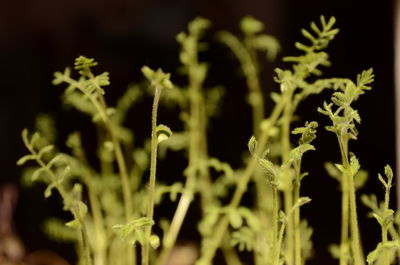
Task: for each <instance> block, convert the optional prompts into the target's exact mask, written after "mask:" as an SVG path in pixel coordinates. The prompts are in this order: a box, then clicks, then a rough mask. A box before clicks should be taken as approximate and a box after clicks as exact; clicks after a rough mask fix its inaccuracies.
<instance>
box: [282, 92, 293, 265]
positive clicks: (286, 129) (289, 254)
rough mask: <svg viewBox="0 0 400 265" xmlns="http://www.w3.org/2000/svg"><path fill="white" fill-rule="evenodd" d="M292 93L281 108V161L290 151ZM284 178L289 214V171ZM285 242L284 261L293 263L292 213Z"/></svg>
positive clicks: (285, 200) (290, 184) (291, 190)
mask: <svg viewBox="0 0 400 265" xmlns="http://www.w3.org/2000/svg"><path fill="white" fill-rule="evenodd" d="M292 95H293V91H292V90H291V89H290V90H287V91H286V93H285V97H286V98H287V104H285V108H284V110H283V116H282V133H281V139H282V150H281V155H282V161H283V162H286V161H288V160H289V152H290V123H291V120H292V108H291V104H290V103H291V102H292ZM284 174H285V179H287V182H288V187H287V188H286V189H285V190H284V193H283V196H284V208H285V213H286V214H288V215H289V213H290V211H291V209H292V207H293V187H292V181H291V179H290V172H289V171H288V170H285V172H284ZM285 238H286V244H287V251H286V261H287V264H288V265H292V264H293V254H294V248H295V246H294V227H293V217H292V215H290V216H288V220H287V224H286V237H285Z"/></svg>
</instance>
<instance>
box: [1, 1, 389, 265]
mask: <svg viewBox="0 0 400 265" xmlns="http://www.w3.org/2000/svg"><path fill="white" fill-rule="evenodd" d="M393 10H394V8H393V3H392V1H389V0H382V1H366V0H353V1H349V0H347V1H344V0H335V1H334V0H326V1H321V0H319V1H318V0H303V1H290V0H270V1H255V0H252V1H250V0H248V1H239V0H236V1H232V0H231V1H228V0H222V1H216V0H214V1H211V0H205V1H187V0H170V1H162V0H158V1H150V0H148V1H129V0H114V1H105V0H87V1H79V0H63V1H60V0H59V1H54V0H43V1H35V0H25V1H23V0H8V1H7V0H2V1H0V88H1V91H2V94H1V96H0V124H1V125H2V127H1V130H0V139H1V140H0V150H1V154H0V159H1V163H0V165H1V172H0V182H1V183H15V184H17V185H19V179H20V173H21V169H19V168H17V166H16V165H15V161H16V160H17V159H18V158H19V157H20V156H21V155H23V154H24V153H25V150H24V148H23V145H22V141H21V140H20V131H21V130H22V129H23V128H25V127H28V128H32V127H33V121H34V118H35V116H36V114H38V113H41V112H50V113H53V115H54V116H55V117H56V118H57V125H58V126H59V127H60V128H61V133H60V134H61V135H63V134H66V131H68V130H70V128H71V127H72V128H79V127H81V128H85V127H84V125H83V124H84V123H85V122H86V121H87V120H79V119H77V120H75V119H74V118H70V117H69V116H68V113H67V112H65V111H64V112H63V108H62V106H61V102H60V100H59V96H60V95H61V92H62V91H61V90H62V89H61V88H59V87H56V88H54V87H52V86H51V79H52V76H53V75H52V73H53V72H54V71H56V70H62V69H64V67H65V66H67V65H72V63H73V60H74V58H75V57H77V56H78V55H81V54H82V55H86V56H89V57H94V58H96V59H97V60H98V61H99V62H100V66H99V67H98V71H99V72H100V71H101V70H107V71H109V72H110V74H111V81H112V85H111V87H110V88H109V90H108V91H107V96H108V97H109V101H110V102H111V105H112V103H113V102H115V99H116V98H117V96H118V95H121V94H122V92H123V91H124V89H125V88H126V86H127V85H128V84H129V83H130V82H138V81H141V80H142V77H141V74H140V71H139V69H140V67H141V66H142V65H143V64H147V65H149V66H150V67H154V68H155V67H161V68H163V69H164V70H165V71H166V72H171V73H172V74H173V75H174V74H175V73H176V72H175V69H176V67H177V66H178V65H179V61H178V44H177V43H176V42H175V35H176V34H177V33H178V32H180V31H182V30H186V26H187V23H188V22H189V21H190V20H192V19H193V18H194V17H196V16H198V15H201V16H204V17H206V18H209V19H210V20H211V21H212V23H213V27H212V29H211V31H210V33H209V34H208V35H207V41H209V42H211V46H210V50H209V52H208V53H206V54H204V55H203V56H204V57H202V58H201V59H202V60H207V61H210V62H211V70H210V78H209V80H208V81H207V85H210V86H211V85H217V84H220V85H223V86H225V88H226V91H227V95H226V98H225V100H224V103H223V105H222V113H221V118H217V119H215V120H213V122H212V126H211V127H210V139H211V143H210V153H211V155H213V156H216V157H218V158H220V159H221V160H224V161H228V162H231V163H232V164H233V165H238V166H239V163H240V157H241V153H242V152H243V150H245V148H246V143H247V141H248V139H249V137H250V134H251V132H250V128H251V119H250V118H249V117H250V116H249V115H250V108H249V107H248V106H247V105H246V103H245V102H244V101H243V98H244V95H245V92H246V90H245V86H244V85H245V82H244V80H243V78H241V77H240V75H234V74H232V73H238V65H237V62H236V61H235V60H234V59H233V58H232V56H231V55H230V53H229V51H228V50H227V49H225V48H223V47H221V46H219V45H218V44H216V43H215V42H214V41H213V37H212V35H213V33H215V32H216V31H218V30H221V29H226V30H230V31H232V32H235V33H238V23H239V20H240V18H242V17H243V16H244V15H247V14H250V15H253V16H254V17H255V18H257V19H260V20H262V21H263V22H264V23H265V25H266V29H265V32H266V33H268V34H272V35H274V36H276V37H277V38H278V39H279V40H280V41H281V45H282V51H281V54H280V56H279V58H278V60H277V61H276V63H273V64H266V65H265V66H263V69H264V70H263V86H264V87H265V91H267V93H268V92H270V91H273V90H275V91H276V90H277V89H278V87H277V85H276V84H274V83H273V81H272V77H273V71H272V69H273V68H274V67H276V66H279V67H286V66H285V64H283V63H281V62H280V59H281V57H282V56H287V55H297V54H298V52H297V51H296V50H295V49H294V46H293V43H294V42H295V41H297V40H303V39H302V37H301V34H300V29H301V28H303V27H308V25H309V23H310V21H312V20H314V21H317V20H318V19H319V16H320V15H321V14H324V15H325V16H326V17H329V16H331V15H333V16H335V17H336V18H337V26H338V27H339V28H340V33H339V35H338V36H337V38H336V39H335V41H334V42H333V43H332V44H331V46H330V47H329V49H328V52H329V54H330V56H331V61H332V66H331V67H330V68H329V69H327V70H326V71H325V73H326V75H325V76H335V77H336V76H337V77H351V78H355V77H356V74H357V73H359V72H361V71H362V70H363V69H367V68H369V67H373V68H374V72H375V74H376V79H375V80H376V81H375V83H374V89H373V90H372V91H370V92H368V93H367V94H366V95H365V96H363V97H361V99H360V101H359V103H358V108H359V111H360V114H361V117H362V119H363V122H362V124H361V125H360V126H359V127H358V128H359V131H360V137H359V140H358V141H357V142H352V143H351V146H350V148H351V150H352V151H353V152H354V153H355V154H356V155H357V156H358V157H359V158H360V162H361V165H362V167H363V168H365V169H367V170H369V171H370V180H369V182H368V184H367V186H366V187H365V188H364V190H363V191H361V192H362V193H370V192H378V193H379V195H381V194H382V192H383V190H382V189H381V184H380V183H379V182H378V180H377V178H376V175H377V172H383V167H384V166H385V165H386V164H387V163H389V164H390V165H392V166H393V167H394V166H395V164H394V162H395V155H394V152H395V151H394V146H395V145H394V143H395V139H394V99H393V98H394V97H393V94H394V86H393ZM173 80H174V78H173ZM328 98H329V93H328V94H323V95H322V96H320V97H318V98H314V99H310V100H307V101H306V102H305V104H303V105H302V107H301V108H300V110H299V115H300V116H301V117H302V118H303V119H304V120H317V121H318V122H319V123H320V125H322V126H320V128H321V129H320V130H319V133H318V138H317V141H316V147H317V148H318V150H319V151H318V153H316V152H315V154H311V153H310V154H308V155H307V157H306V159H305V166H304V167H305V170H307V171H309V172H310V175H309V176H308V177H307V178H306V179H305V180H304V182H303V190H302V193H303V195H305V196H310V197H311V198H312V199H313V201H312V203H311V204H310V205H307V206H305V207H304V208H303V210H302V211H303V212H302V213H303V216H304V217H305V218H307V219H308V220H309V222H310V224H311V226H313V227H314V235H313V241H314V246H315V250H316V253H315V257H314V259H313V260H312V261H310V262H309V263H308V264H336V262H335V261H334V260H333V259H332V258H331V257H330V255H329V254H328V252H327V246H328V244H330V243H338V242H339V238H340V236H339V232H340V192H339V189H338V185H337V183H336V181H334V180H333V179H331V178H329V177H328V176H327V175H326V173H325V172H324V170H323V168H322V163H323V162H324V161H335V162H337V161H339V159H340V153H339V150H338V147H337V144H336V141H335V138H334V135H333V134H331V133H328V132H325V131H324V130H323V129H322V128H323V125H328V124H327V123H328V121H327V120H326V119H324V117H321V115H320V114H318V113H317V112H316V108H317V107H318V106H321V105H322V102H323V100H328ZM149 102H150V101H145V102H144V103H143V105H142V107H141V109H138V111H137V113H136V114H133V116H134V117H133V121H131V122H132V127H134V128H142V129H140V130H141V131H140V132H139V136H138V137H139V138H138V139H139V140H140V139H141V138H140V137H142V138H144V137H145V135H149V128H150V119H149V117H150V105H149ZM139 108H140V107H139ZM267 109H268V106H267ZM146 111H147V112H146ZM169 119H177V118H175V116H174V115H173V114H162V115H161V116H160V120H162V121H163V122H165V123H167V124H171V123H173V121H170V120H169ZM238 126H239V128H240V130H237V129H236V128H237V127H238ZM67 129H68V130H67ZM64 130H65V132H64ZM246 130H247V131H246ZM232 131H234V132H235V133H230V132H232ZM140 135H141V136H140ZM42 192H43V187H40V186H39V187H35V188H33V189H21V191H20V198H19V203H18V207H17V212H16V217H15V222H16V229H17V232H18V234H19V235H20V237H21V238H22V239H23V241H24V243H25V244H26V247H27V249H28V250H36V249H40V248H50V249H54V250H56V251H58V252H60V253H63V254H64V255H67V253H68V251H66V249H67V250H68V249H69V248H68V247H64V246H62V245H58V244H55V243H53V242H51V241H49V240H48V239H46V238H45V236H44V235H43V233H42V232H41V231H40V230H39V229H38V227H40V226H39V224H40V223H41V222H42V220H43V219H44V218H45V216H46V215H49V214H56V215H57V214H58V215H62V214H63V213H62V212H61V210H60V209H59V208H60V204H59V202H57V201H55V200H52V199H51V200H45V199H44V198H43V194H42ZM393 201H394V200H393ZM359 205H360V206H359V209H360V218H361V219H362V221H361V233H362V237H363V241H364V247H365V252H366V253H368V252H369V251H370V250H372V249H373V248H374V247H375V245H376V243H377V242H378V240H379V235H380V231H379V226H378V225H377V224H376V222H375V221H374V220H372V219H367V218H365V215H366V211H365V208H364V207H363V206H361V204H359ZM191 214H194V213H191ZM184 237H187V238H188V239H190V236H184Z"/></svg>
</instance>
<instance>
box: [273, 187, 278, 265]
mask: <svg viewBox="0 0 400 265" xmlns="http://www.w3.org/2000/svg"><path fill="white" fill-rule="evenodd" d="M272 201H273V210H272V260H273V263H272V264H279V258H280V246H279V245H278V242H279V234H278V233H279V231H278V229H279V227H278V225H279V215H278V213H279V203H278V189H277V188H276V187H275V186H273V187H272Z"/></svg>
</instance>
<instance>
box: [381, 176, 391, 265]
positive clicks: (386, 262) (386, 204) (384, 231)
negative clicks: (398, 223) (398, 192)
mask: <svg viewBox="0 0 400 265" xmlns="http://www.w3.org/2000/svg"><path fill="white" fill-rule="evenodd" d="M391 185H392V183H388V185H387V186H386V189H385V202H384V214H385V215H386V212H388V210H389V201H390V188H391ZM387 242H388V225H387V224H386V223H385V224H384V225H383V226H382V245H383V265H389V264H390V260H389V253H388V249H387V247H386V244H387Z"/></svg>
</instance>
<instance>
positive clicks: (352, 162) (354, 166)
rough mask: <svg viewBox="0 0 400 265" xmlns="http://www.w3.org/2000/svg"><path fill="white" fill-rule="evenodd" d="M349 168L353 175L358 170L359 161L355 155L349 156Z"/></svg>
mask: <svg viewBox="0 0 400 265" xmlns="http://www.w3.org/2000/svg"><path fill="white" fill-rule="evenodd" d="M350 169H351V174H352V176H355V175H356V174H357V172H358V171H359V170H360V163H359V162H358V159H357V157H356V156H355V155H353V154H351V157H350Z"/></svg>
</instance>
